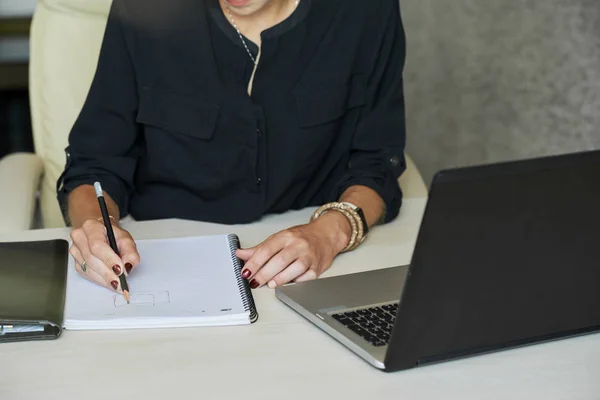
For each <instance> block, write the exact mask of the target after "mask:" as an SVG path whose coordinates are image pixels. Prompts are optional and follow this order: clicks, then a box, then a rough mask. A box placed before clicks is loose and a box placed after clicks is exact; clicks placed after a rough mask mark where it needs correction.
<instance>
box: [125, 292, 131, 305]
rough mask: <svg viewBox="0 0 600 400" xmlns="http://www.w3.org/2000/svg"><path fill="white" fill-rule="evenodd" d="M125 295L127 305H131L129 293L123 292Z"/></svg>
mask: <svg viewBox="0 0 600 400" xmlns="http://www.w3.org/2000/svg"><path fill="white" fill-rule="evenodd" d="M123 295H124V296H125V300H127V304H130V303H131V301H130V299H129V291H127V290H123Z"/></svg>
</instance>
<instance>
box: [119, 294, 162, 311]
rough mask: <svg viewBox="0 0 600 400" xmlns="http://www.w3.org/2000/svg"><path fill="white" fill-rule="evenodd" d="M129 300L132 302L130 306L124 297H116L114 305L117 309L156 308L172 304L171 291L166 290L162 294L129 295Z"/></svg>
mask: <svg viewBox="0 0 600 400" xmlns="http://www.w3.org/2000/svg"><path fill="white" fill-rule="evenodd" d="M129 298H130V300H131V303H130V304H127V301H126V300H125V297H123V296H122V295H115V296H114V304H115V307H117V308H118V307H124V306H128V305H129V306H132V305H136V306H155V305H157V304H166V303H170V302H171V297H170V295H169V291H168V290H165V291H162V292H132V293H129Z"/></svg>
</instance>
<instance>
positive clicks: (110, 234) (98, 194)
mask: <svg viewBox="0 0 600 400" xmlns="http://www.w3.org/2000/svg"><path fill="white" fill-rule="evenodd" d="M94 189H96V197H98V203H99V204H100V212H101V213H102V219H103V220H104V226H106V236H108V243H109V244H110V247H111V248H112V249H113V251H114V252H115V253H116V254H117V255H119V248H118V247H117V241H116V240H115V233H114V231H113V228H112V224H111V223H110V216H109V215H108V209H107V208H106V201H105V200H104V192H103V191H102V186H101V185H100V182H95V183H94ZM119 280H120V281H121V289H122V290H123V295H124V296H125V300H127V304H129V303H130V300H129V285H128V284H127V279H126V278H125V273H121V275H119Z"/></svg>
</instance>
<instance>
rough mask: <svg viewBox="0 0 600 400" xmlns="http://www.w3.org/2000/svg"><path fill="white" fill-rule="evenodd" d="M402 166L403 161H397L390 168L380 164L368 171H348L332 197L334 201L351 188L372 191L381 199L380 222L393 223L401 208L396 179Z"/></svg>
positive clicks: (398, 186) (400, 193)
mask: <svg viewBox="0 0 600 400" xmlns="http://www.w3.org/2000/svg"><path fill="white" fill-rule="evenodd" d="M394 161H396V160H394ZM402 165H403V160H398V161H397V162H396V163H395V165H392V166H387V163H380V164H379V165H373V166H371V167H370V168H368V169H366V168H365V169H358V168H357V169H350V170H348V172H347V174H346V176H345V177H344V179H342V181H341V182H340V183H339V184H338V186H337V188H336V192H335V195H334V197H335V199H336V201H337V200H338V199H339V198H340V197H341V195H342V194H343V193H344V191H346V190H347V189H348V188H350V187H351V186H356V185H360V186H366V187H368V188H370V189H372V190H374V191H375V192H376V193H377V194H378V195H379V196H380V197H381V198H382V199H383V202H384V204H385V215H384V216H383V219H382V222H383V223H388V222H391V221H393V220H394V219H395V218H396V217H397V216H398V214H399V213H400V207H401V206H402V190H401V188H400V185H399V183H398V178H399V176H400V175H401V174H402V172H403V170H404V169H403V167H402Z"/></svg>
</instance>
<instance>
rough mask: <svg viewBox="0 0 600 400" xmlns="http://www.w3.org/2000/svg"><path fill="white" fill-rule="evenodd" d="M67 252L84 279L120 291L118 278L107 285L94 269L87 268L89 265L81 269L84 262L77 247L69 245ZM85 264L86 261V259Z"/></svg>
mask: <svg viewBox="0 0 600 400" xmlns="http://www.w3.org/2000/svg"><path fill="white" fill-rule="evenodd" d="M69 253H71V255H72V256H73V259H74V260H75V270H76V271H77V272H78V273H79V274H80V275H81V276H83V277H84V278H85V279H87V280H90V281H92V282H94V283H96V284H98V285H100V286H104V287H105V288H107V289H111V290H115V291H120V289H121V288H120V286H119V281H118V280H114V281H112V282H111V284H110V285H108V284H107V283H106V281H105V279H104V278H103V277H102V276H101V275H100V274H98V273H97V272H96V271H95V270H93V269H92V268H89V266H87V267H86V270H85V271H83V269H82V267H81V265H82V264H83V262H84V259H83V256H82V255H81V252H80V251H79V249H78V248H77V247H75V246H71V248H70V249H69ZM86 265H89V264H87V261H86Z"/></svg>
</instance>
